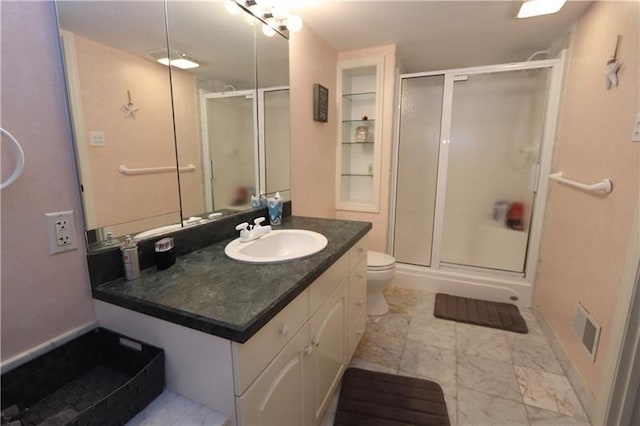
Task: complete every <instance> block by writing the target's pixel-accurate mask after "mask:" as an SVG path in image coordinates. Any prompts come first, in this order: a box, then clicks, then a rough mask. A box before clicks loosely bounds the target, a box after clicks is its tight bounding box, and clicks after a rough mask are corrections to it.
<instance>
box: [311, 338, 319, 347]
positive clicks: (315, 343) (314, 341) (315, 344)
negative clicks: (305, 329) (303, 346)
mask: <svg viewBox="0 0 640 426" xmlns="http://www.w3.org/2000/svg"><path fill="white" fill-rule="evenodd" d="M311 344H312V345H313V346H315V347H316V348H317V347H318V346H320V340H318V339H313V340H312V341H311Z"/></svg>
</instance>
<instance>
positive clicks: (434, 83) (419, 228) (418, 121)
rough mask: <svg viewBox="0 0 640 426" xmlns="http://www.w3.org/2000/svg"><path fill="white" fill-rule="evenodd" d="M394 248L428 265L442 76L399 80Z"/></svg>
mask: <svg viewBox="0 0 640 426" xmlns="http://www.w3.org/2000/svg"><path fill="white" fill-rule="evenodd" d="M401 90H402V92H401V108H400V123H399V124H400V129H399V132H400V134H399V142H398V167H397V170H398V172H397V173H398V174H397V185H396V215H395V228H394V229H395V231H394V232H395V235H394V247H393V252H394V256H395V258H396V260H397V261H398V262H401V263H410V264H414V265H422V266H430V265H431V250H432V244H433V223H434V214H435V204H436V184H437V178H438V155H439V148H440V124H441V119H442V94H443V90H444V75H434V76H425V77H414V78H405V79H402V88H401Z"/></svg>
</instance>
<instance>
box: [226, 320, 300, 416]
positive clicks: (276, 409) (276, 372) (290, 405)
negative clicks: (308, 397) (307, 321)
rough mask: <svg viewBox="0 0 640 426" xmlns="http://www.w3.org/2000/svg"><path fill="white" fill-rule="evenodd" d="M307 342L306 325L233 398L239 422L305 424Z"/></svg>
mask: <svg viewBox="0 0 640 426" xmlns="http://www.w3.org/2000/svg"><path fill="white" fill-rule="evenodd" d="M308 343H309V325H305V326H304V327H303V328H302V329H301V330H300V331H299V332H298V333H297V334H296V336H295V337H294V338H293V339H291V341H290V342H289V343H288V344H287V345H286V346H285V347H284V349H283V350H282V351H281V352H280V353H279V354H278V356H276V357H275V358H274V360H273V361H272V362H271V364H269V366H268V367H267V368H266V369H265V370H264V371H263V372H262V374H261V375H260V376H259V377H258V378H257V379H256V381H255V382H254V383H253V384H252V385H251V386H250V387H249V389H247V391H246V392H245V393H244V395H242V396H240V397H237V398H236V410H237V415H238V424H239V425H245V426H282V425H305V424H306V423H307V421H306V420H305V419H306V418H308V416H306V415H305V406H304V405H305V403H306V401H305V397H304V395H305V389H304V386H305V383H304V380H303V377H304V373H303V365H304V362H305V361H306V359H308V358H309V356H307V355H305V347H306V346H307V345H308ZM307 352H309V351H307Z"/></svg>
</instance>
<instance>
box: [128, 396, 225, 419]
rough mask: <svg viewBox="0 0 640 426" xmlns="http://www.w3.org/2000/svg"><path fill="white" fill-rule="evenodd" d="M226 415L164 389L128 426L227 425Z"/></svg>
mask: <svg viewBox="0 0 640 426" xmlns="http://www.w3.org/2000/svg"><path fill="white" fill-rule="evenodd" d="M227 424H228V419H227V417H226V416H224V415H222V414H221V413H218V412H216V411H213V410H212V409H210V408H207V407H205V406H204V405H201V404H198V403H197V402H193V401H191V400H189V399H186V398H184V397H182V396H180V395H178V394H175V393H173V392H169V391H167V390H165V391H163V392H162V393H161V394H160V395H159V396H158V397H157V398H156V399H154V400H153V401H152V402H151V403H150V404H149V405H147V407H146V408H145V409H144V410H142V411H141V412H140V413H138V414H137V415H136V416H135V417H134V418H133V419H131V420H129V422H127V424H126V425H127V426H174V425H189V426H192V425H193V426H196V425H203V426H226V425H227Z"/></svg>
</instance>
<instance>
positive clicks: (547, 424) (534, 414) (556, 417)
mask: <svg viewBox="0 0 640 426" xmlns="http://www.w3.org/2000/svg"><path fill="white" fill-rule="evenodd" d="M525 408H526V409H527V415H528V416H529V423H530V424H531V426H591V423H590V422H589V421H587V420H585V419H579V418H577V417H571V416H565V415H562V414H560V413H556V412H554V411H548V410H543V409H542V408H537V407H532V406H530V405H525Z"/></svg>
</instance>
